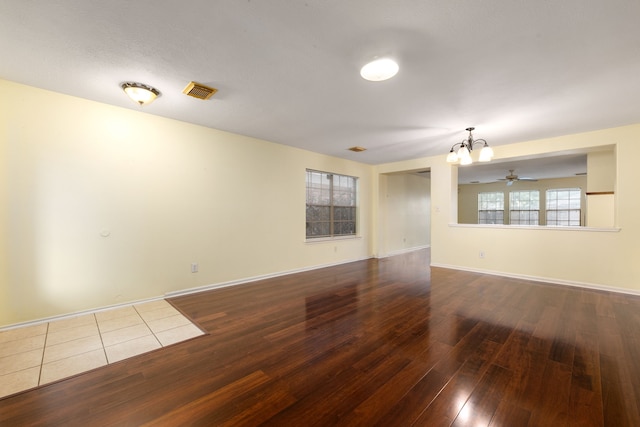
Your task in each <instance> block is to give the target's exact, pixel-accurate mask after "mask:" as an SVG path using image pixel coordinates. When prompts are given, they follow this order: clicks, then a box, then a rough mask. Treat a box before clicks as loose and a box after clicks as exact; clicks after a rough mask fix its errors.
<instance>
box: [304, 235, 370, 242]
mask: <svg viewBox="0 0 640 427" xmlns="http://www.w3.org/2000/svg"><path fill="white" fill-rule="evenodd" d="M357 239H362V236H358V235H356V236H335V237H317V238H314V239H305V240H304V242H305V243H326V242H335V241H338V240H357Z"/></svg>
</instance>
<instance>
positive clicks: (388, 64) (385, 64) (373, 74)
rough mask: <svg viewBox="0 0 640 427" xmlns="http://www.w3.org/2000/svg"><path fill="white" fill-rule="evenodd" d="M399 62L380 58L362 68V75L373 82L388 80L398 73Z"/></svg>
mask: <svg viewBox="0 0 640 427" xmlns="http://www.w3.org/2000/svg"><path fill="white" fill-rule="evenodd" d="M399 69H400V67H398V63H397V62H396V61H394V60H393V59H389V58H380V59H376V60H374V61H371V62H369V63H368V64H366V65H365V66H364V67H362V68H361V69H360V75H361V76H362V78H363V79H365V80H369V81H371V82H381V81H383V80H388V79H390V78H391V77H393V76H395V75H396V74H397V73H398V70H399Z"/></svg>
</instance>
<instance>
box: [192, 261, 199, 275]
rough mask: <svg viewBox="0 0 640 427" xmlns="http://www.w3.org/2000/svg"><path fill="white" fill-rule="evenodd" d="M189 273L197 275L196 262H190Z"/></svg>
mask: <svg viewBox="0 0 640 427" xmlns="http://www.w3.org/2000/svg"><path fill="white" fill-rule="evenodd" d="M191 272H192V273H197V272H198V263H197V262H192V263H191Z"/></svg>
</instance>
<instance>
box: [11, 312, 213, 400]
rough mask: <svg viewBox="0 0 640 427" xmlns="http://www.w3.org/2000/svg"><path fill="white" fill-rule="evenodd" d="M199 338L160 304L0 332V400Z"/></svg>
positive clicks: (195, 329) (188, 323)
mask: <svg viewBox="0 0 640 427" xmlns="http://www.w3.org/2000/svg"><path fill="white" fill-rule="evenodd" d="M203 334H204V333H203V332H202V331H201V330H200V329H199V328H198V327H197V326H196V325H194V324H193V323H191V321H190V320H189V319H187V318H186V317H184V316H183V315H182V314H180V312H179V311H178V310H176V309H175V308H173V306H172V305H171V304H169V303H168V302H166V301H165V300H157V301H152V302H148V303H143V304H135V305H131V306H126V307H121V308H116V309H112V310H105V311H100V312H96V313H91V314H85V315H80V316H76V317H70V318H66V319H62V320H56V321H52V322H49V323H42V324H38V325H34V326H26V327H23V328H16V329H9V330H6V331H0V398H1V397H4V396H8V395H10V394H13V393H17V392H19V391H22V390H27V389H30V388H33V387H36V386H38V385H43V384H47V383H50V382H53V381H57V380H59V379H62V378H66V377H70V376H72V375H76V374H79V373H82V372H85V371H88V370H91V369H94V368H98V367H100V366H104V365H107V364H109V363H114V362H117V361H119V360H123V359H126V358H128V357H132V356H135V355H138V354H142V353H146V352H148V351H151V350H155V349H157V348H161V347H165V346H168V345H170V344H174V343H177V342H180V341H184V340H187V339H190V338H193V337H196V336H199V335H203Z"/></svg>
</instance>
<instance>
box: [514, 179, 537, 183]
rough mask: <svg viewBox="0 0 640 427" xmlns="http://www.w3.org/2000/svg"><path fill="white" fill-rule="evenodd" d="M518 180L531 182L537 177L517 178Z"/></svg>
mask: <svg viewBox="0 0 640 427" xmlns="http://www.w3.org/2000/svg"><path fill="white" fill-rule="evenodd" d="M518 180H519V181H532V182H535V181H537V179H535V178H518Z"/></svg>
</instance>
